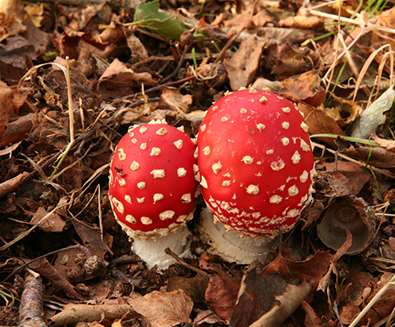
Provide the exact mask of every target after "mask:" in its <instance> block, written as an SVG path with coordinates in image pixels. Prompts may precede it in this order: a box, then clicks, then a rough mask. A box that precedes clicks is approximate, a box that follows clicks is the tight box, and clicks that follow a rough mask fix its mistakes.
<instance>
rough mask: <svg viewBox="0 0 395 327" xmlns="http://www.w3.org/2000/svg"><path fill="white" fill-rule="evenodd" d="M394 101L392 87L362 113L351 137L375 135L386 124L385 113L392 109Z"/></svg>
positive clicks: (394, 92)
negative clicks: (377, 129) (379, 127)
mask: <svg viewBox="0 0 395 327" xmlns="http://www.w3.org/2000/svg"><path fill="white" fill-rule="evenodd" d="M394 99H395V90H394V88H393V87H390V88H389V89H388V90H387V91H385V92H384V93H383V94H382V95H381V96H380V97H379V98H378V99H377V100H376V101H374V102H373V103H372V104H371V105H370V106H369V107H367V108H366V109H365V110H364V111H363V112H362V114H361V117H360V118H359V120H358V121H357V122H356V124H355V126H354V128H353V131H352V134H351V135H352V136H354V137H359V138H368V137H369V136H370V135H371V134H373V133H374V132H375V131H376V128H377V127H378V126H380V125H382V124H384V122H385V115H384V113H385V112H386V111H388V110H390V109H391V107H392V105H393V103H394Z"/></svg>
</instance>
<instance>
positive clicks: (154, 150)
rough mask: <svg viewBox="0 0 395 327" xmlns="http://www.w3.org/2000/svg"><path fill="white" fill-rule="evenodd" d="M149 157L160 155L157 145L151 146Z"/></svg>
mask: <svg viewBox="0 0 395 327" xmlns="http://www.w3.org/2000/svg"><path fill="white" fill-rule="evenodd" d="M149 155H150V156H151V157H157V156H159V155H160V149H159V148H158V147H155V146H154V147H153V148H152V149H151V153H150V154H149Z"/></svg>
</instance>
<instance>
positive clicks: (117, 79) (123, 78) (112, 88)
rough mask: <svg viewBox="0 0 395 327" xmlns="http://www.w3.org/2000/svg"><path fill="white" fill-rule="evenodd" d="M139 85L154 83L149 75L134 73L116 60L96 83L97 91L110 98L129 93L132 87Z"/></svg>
mask: <svg viewBox="0 0 395 327" xmlns="http://www.w3.org/2000/svg"><path fill="white" fill-rule="evenodd" d="M141 84H146V85H155V84H156V81H155V80H154V79H153V78H152V76H151V74H150V73H147V72H144V73H136V72H134V71H133V69H131V68H128V67H127V66H126V65H125V64H124V63H122V62H121V61H119V60H118V59H115V60H114V61H113V62H112V63H111V64H110V66H108V67H107V69H106V70H105V71H104V73H103V75H102V76H101V77H100V78H99V81H98V87H99V90H100V91H102V92H107V94H109V95H111V96H115V95H116V94H118V95H125V94H128V93H131V90H132V88H133V87H136V86H138V87H140V86H141Z"/></svg>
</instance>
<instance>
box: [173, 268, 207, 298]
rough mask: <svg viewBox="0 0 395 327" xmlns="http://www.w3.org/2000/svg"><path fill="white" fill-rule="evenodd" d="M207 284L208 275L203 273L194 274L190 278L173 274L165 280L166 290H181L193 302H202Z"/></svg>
mask: <svg viewBox="0 0 395 327" xmlns="http://www.w3.org/2000/svg"><path fill="white" fill-rule="evenodd" d="M207 285H208V277H207V276H206V275H203V274H196V276H195V277H192V278H186V277H179V276H174V277H170V278H169V280H168V282H167V291H174V290H183V291H184V292H185V293H186V294H187V295H188V296H190V298H191V299H192V300H193V302H194V303H204V293H205V291H206V288H207Z"/></svg>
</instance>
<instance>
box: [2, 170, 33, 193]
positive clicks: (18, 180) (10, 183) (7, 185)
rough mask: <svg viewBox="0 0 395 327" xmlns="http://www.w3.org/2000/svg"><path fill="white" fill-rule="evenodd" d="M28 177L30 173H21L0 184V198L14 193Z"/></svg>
mask: <svg viewBox="0 0 395 327" xmlns="http://www.w3.org/2000/svg"><path fill="white" fill-rule="evenodd" d="M29 176H30V173H28V172H23V173H21V174H19V175H18V176H15V177H13V178H11V179H9V180H7V181H5V182H2V183H0V198H2V197H3V196H5V195H6V194H8V193H10V192H13V191H15V190H16V189H17V188H18V187H19V186H20V185H22V184H23V182H24V181H25V180H26V178H28V177H29Z"/></svg>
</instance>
